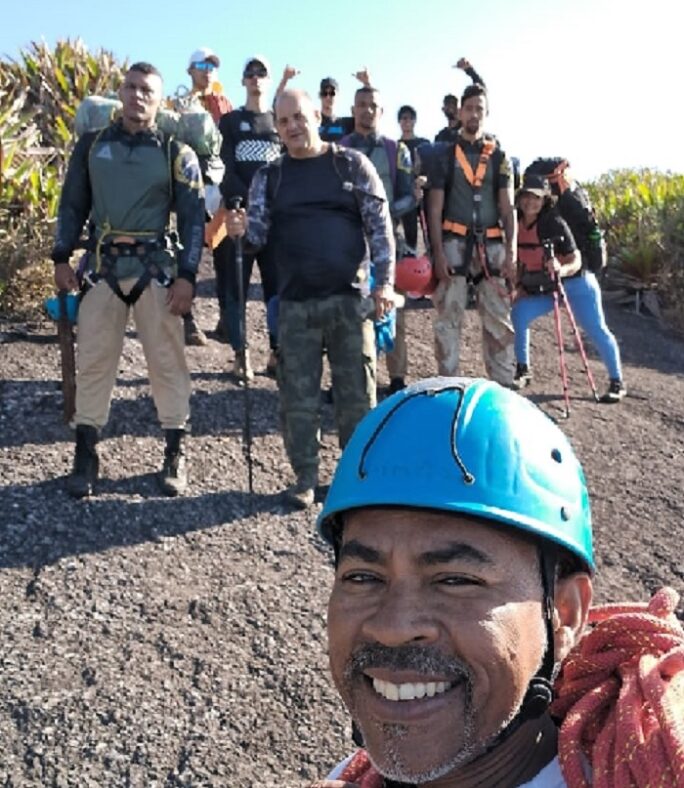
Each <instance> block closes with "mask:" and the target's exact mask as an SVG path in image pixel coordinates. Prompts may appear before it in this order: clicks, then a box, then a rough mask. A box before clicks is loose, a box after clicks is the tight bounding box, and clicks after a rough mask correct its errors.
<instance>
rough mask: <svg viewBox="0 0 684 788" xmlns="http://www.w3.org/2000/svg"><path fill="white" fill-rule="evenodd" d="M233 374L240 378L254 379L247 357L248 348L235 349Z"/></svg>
mask: <svg viewBox="0 0 684 788" xmlns="http://www.w3.org/2000/svg"><path fill="white" fill-rule="evenodd" d="M233 374H234V375H235V377H237V378H239V379H240V380H244V379H245V378H246V379H247V380H254V370H253V369H252V364H251V362H250V359H249V350H236V351H235V361H234V362H233Z"/></svg>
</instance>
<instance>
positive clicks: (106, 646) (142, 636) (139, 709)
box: [0, 263, 684, 788]
mask: <svg viewBox="0 0 684 788" xmlns="http://www.w3.org/2000/svg"><path fill="white" fill-rule="evenodd" d="M212 290H213V282H212V281H211V279H210V266H209V265H208V264H207V263H205V264H204V268H203V279H202V281H201V282H200V288H199V297H198V299H197V309H196V311H197V315H198V318H199V322H200V324H201V325H202V326H203V327H204V328H205V329H210V328H212V327H213V326H214V325H215V323H216V319H217V312H216V305H215V300H214V299H213V298H212V297H211V293H212ZM256 291H257V288H255V287H253V288H252V299H251V301H250V304H249V323H250V332H251V333H250V343H251V346H252V348H253V356H254V359H255V366H256V368H257V370H260V369H263V368H264V367H265V364H266V358H267V339H266V332H265V326H264V310H263V307H262V305H261V303H260V302H259V301H258V298H257V292H256ZM609 322H610V324H611V326H612V327H613V328H614V330H615V331H616V334H617V335H618V338H619V341H620V343H621V346H622V349H623V356H624V362H625V377H626V382H627V385H628V387H629V396H628V398H627V399H626V400H625V401H624V402H623V403H622V404H621V405H619V406H603V405H596V404H594V403H593V401H592V399H591V397H590V396H589V394H590V392H589V388H588V386H587V382H586V378H585V377H584V374H583V372H582V371H581V366H580V360H579V356H578V354H577V353H576V352H574V351H571V352H570V353H569V354H568V355H569V365H570V370H571V392H572V416H571V418H570V419H569V420H568V421H567V422H563V426H564V428H565V429H566V430H567V432H568V434H569V435H570V437H571V439H572V441H573V443H574V445H575V447H576V449H577V451H578V454H579V456H580V458H581V459H582V461H583V462H584V465H585V469H586V471H587V475H588V478H589V485H590V488H591V492H592V497H593V503H594V520H595V528H596V542H597V553H598V566H599V574H598V578H597V596H598V599H599V600H600V601H606V600H612V601H620V600H624V599H632V600H643V599H645V598H646V596H647V595H648V593H650V592H651V591H653V590H654V589H655V588H657V587H658V586H660V585H663V584H665V583H667V584H670V585H673V586H674V587H675V588H677V589H678V590H680V591H681V590H682V587H683V586H684V583H683V580H684V569H683V562H682V522H683V521H684V505H683V503H682V494H681V489H682V479H683V477H684V448H683V447H684V344H683V343H682V340H681V338H678V337H676V336H675V335H672V334H668V333H667V332H666V331H664V330H662V329H661V328H660V327H659V326H658V324H657V323H656V322H655V321H653V320H651V319H649V318H645V317H642V316H637V315H635V314H633V313H628V312H617V311H610V312H609ZM408 324H409V335H410V337H411V340H410V356H411V364H412V367H411V377H412V378H417V377H424V376H428V375H432V374H434V373H435V365H434V361H433V357H432V341H431V316H430V311H429V310H428V309H421V310H413V311H411V312H410V313H409V315H408ZM129 328H130V333H129V338H128V339H127V341H126V343H125V346H124V352H123V355H122V358H121V364H120V369H119V377H118V381H117V388H116V391H115V399H114V401H113V404H112V413H111V418H110V421H109V424H108V426H107V428H106V430H105V433H104V437H103V442H102V444H101V447H100V455H101V475H102V482H101V484H100V487H99V492H98V495H97V496H96V497H95V498H93V499H92V500H90V501H88V502H75V501H72V500H71V499H70V498H69V497H68V496H67V495H66V493H65V492H64V490H63V481H64V476H65V474H67V473H68V472H69V469H70V466H71V462H72V454H73V447H72V443H71V440H72V436H71V434H70V432H69V430H68V429H67V428H66V427H65V426H64V425H63V424H62V421H61V394H60V391H59V386H58V379H59V354H58V346H57V344H56V341H55V338H54V327H53V326H52V325H51V324H49V323H44V324H38V325H16V324H7V323H5V324H1V325H0V357H1V359H2V366H1V372H0V523H1V526H0V590H1V595H2V606H1V608H0V785H2V786H6V787H9V786H79V787H80V786H238V788H248V787H249V786H293V787H297V786H304V785H306V784H307V783H308V782H310V781H311V780H312V779H314V778H315V777H318V776H320V775H321V774H323V773H325V772H326V770H327V769H328V768H329V767H330V765H331V764H333V763H335V762H336V761H337V760H339V758H340V757H341V756H342V755H343V754H344V753H345V752H346V751H347V750H349V749H350V741H349V727H348V724H347V719H346V716H345V713H344V711H343V709H342V707H341V705H340V703H339V701H338V700H337V697H336V695H335V692H334V690H333V688H332V686H331V683H330V680H329V678H328V671H327V659H326V638H325V602H326V597H327V591H328V588H329V586H330V582H331V579H332V571H331V565H330V556H329V554H328V551H327V549H326V548H325V546H324V545H323V544H322V543H321V542H320V540H318V538H317V537H316V536H315V535H314V530H313V520H314V516H315V512H307V513H301V512H293V511H292V510H290V509H288V508H287V506H286V505H285V504H284V503H283V501H282V500H281V498H280V496H279V493H280V491H282V489H283V488H284V487H285V486H287V484H289V483H290V482H291V480H292V476H291V472H290V469H289V466H288V464H287V461H286V459H285V456H284V452H283V449H282V444H281V440H280V437H279V435H278V422H277V390H276V387H275V383H274V381H273V380H271V379H270V378H268V377H266V376H265V375H257V378H256V381H255V383H254V385H253V387H252V390H251V393H252V397H251V402H252V431H253V436H254V445H253V455H254V458H255V490H256V494H255V496H254V498H253V499H252V500H250V498H249V496H248V495H247V492H246V490H247V474H246V465H245V461H244V454H243V446H242V441H241V432H242V424H243V414H244V410H243V406H244V391H243V390H242V389H241V388H240V387H239V386H238V385H237V383H236V381H235V380H234V379H233V378H232V377H231V376H230V375H228V374H227V370H229V369H230V366H231V361H232V353H231V352H230V350H229V349H228V348H227V346H226V345H224V344H220V343H219V342H217V341H216V340H215V338H213V335H211V334H210V336H211V337H212V339H211V341H210V343H209V345H208V346H207V347H201V348H189V349H188V360H189V364H190V368H191V372H192V380H193V401H192V409H193V422H192V436H191V438H190V439H189V441H188V457H189V469H190V474H191V484H190V489H189V493H188V495H187V496H186V497H184V498H182V499H176V500H169V499H165V498H162V497H160V496H159V495H158V494H157V490H156V486H155V481H154V473H155V471H156V470H157V469H158V467H159V466H160V464H161V458H162V440H161V433H160V431H159V429H158V427H157V425H156V420H155V414H154V408H153V404H152V401H151V399H150V395H149V388H148V385H147V378H146V371H145V364H144V360H143V357H142V352H141V348H140V345H139V344H138V342H137V340H136V338H135V333H134V329H133V326H132V325H131V326H130V327H129ZM533 357H534V362H535V363H534V371H535V380H534V382H533V385H532V386H531V387H530V388H529V389H528V392H529V396H530V397H531V398H532V399H533V400H534V401H536V402H537V403H538V404H540V406H541V407H542V408H543V409H544V410H546V412H547V413H549V415H551V416H555V417H558V416H560V414H561V406H562V399H561V396H560V381H559V376H558V372H557V363H558V359H557V350H556V346H555V341H554V338H553V332H552V324H551V321H550V319H549V318H545V319H543V320H542V321H540V322H539V324H538V327H537V328H536V329H535V332H534V334H533ZM462 358H463V370H462V372H463V373H464V374H475V375H477V374H482V373H483V367H482V361H481V356H480V350H479V328H478V324H477V315H476V313H475V312H474V311H471V312H469V313H468V315H467V332H466V336H465V340H464V348H463V354H462ZM590 363H591V366H592V369H593V370H594V373H595V375H596V377H597V379H598V380H599V381H600V387H601V388H603V387H604V386H605V374H604V371H603V368H602V365H601V364H600V363H599V362H598V361H597V360H596V358H595V356H591V362H590ZM380 366H381V370H380V382H381V383H386V380H387V378H386V372H385V369H384V364H383V363H381V365H380ZM324 427H325V428H324V435H323V444H324V445H323V448H322V458H323V464H322V480H321V481H322V482H323V483H326V482H328V481H329V479H330V476H331V474H332V470H333V468H334V463H335V459H336V457H337V453H338V452H337V447H336V438H335V434H334V430H333V425H332V413H331V408H330V406H325V407H324ZM317 510H318V507H317V509H316V511H317Z"/></svg>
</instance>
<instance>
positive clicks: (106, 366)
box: [73, 278, 190, 430]
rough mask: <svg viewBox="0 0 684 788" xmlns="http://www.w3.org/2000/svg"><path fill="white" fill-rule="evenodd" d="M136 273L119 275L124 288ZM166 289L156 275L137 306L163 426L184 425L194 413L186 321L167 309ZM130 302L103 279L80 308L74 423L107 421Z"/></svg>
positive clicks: (140, 333)
mask: <svg viewBox="0 0 684 788" xmlns="http://www.w3.org/2000/svg"><path fill="white" fill-rule="evenodd" d="M136 281H137V279H135V278H132V279H122V280H120V281H119V285H120V287H121V290H122V291H123V292H124V293H128V292H130V290H131V288H132V287H133V285H134V284H135V283H136ZM167 295H168V290H167V289H166V288H165V287H160V286H159V285H158V284H157V283H156V282H154V281H152V282H151V283H150V284H149V285H148V286H147V287H146V288H145V290H144V291H143V293H142V295H141V296H140V298H138V300H137V301H136V302H135V304H134V305H133V307H130V308H131V309H132V310H133V318H134V320H135V326H136V328H137V331H138V337H139V339H140V342H141V344H142V347H143V352H144V353H145V360H146V361H147V369H148V374H149V379H150V388H151V389H152V397H153V399H154V404H155V405H156V408H157V415H158V417H159V421H160V423H161V426H162V428H163V429H165V430H168V429H181V428H183V427H185V425H186V422H187V421H188V418H189V416H190V374H189V372H188V368H187V365H186V363H185V344H184V338H183V321H182V319H181V318H180V317H178V316H177V315H172V314H171V312H169V307H168V305H167V304H166V297H167ZM128 311H129V307H128V306H127V305H126V304H124V302H123V301H122V300H121V299H120V298H119V297H118V296H117V295H116V294H115V293H114V292H113V291H112V289H111V288H110V287H109V285H108V284H107V283H106V282H105V281H104V280H103V279H101V280H100V281H99V282H98V283H97V284H96V285H95V287H93V288H91V289H90V290H89V291H88V292H87V293H86V294H85V296H84V297H83V300H82V301H81V304H80V306H79V309H78V354H77V368H78V369H77V373H76V413H75V415H74V420H73V421H74V424H87V425H89V426H92V427H97V428H98V429H100V428H102V427H103V426H104V425H105V424H106V423H107V418H108V416H109V406H110V402H111V398H112V391H113V389H114V383H115V382H116V373H117V370H118V368H119V358H120V356H121V350H122V348H123V342H124V335H125V333H126V323H127V321H128Z"/></svg>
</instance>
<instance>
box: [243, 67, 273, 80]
mask: <svg viewBox="0 0 684 788" xmlns="http://www.w3.org/2000/svg"><path fill="white" fill-rule="evenodd" d="M242 76H243V77H244V78H245V79H249V78H250V77H262V78H263V77H267V76H268V71H266V69H265V68H264V66H251V67H250V68H246V69H245V70H244V71H243V73H242Z"/></svg>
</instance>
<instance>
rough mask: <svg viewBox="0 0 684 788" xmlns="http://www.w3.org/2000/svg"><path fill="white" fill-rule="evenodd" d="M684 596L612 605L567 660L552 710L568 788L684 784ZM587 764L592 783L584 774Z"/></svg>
mask: <svg viewBox="0 0 684 788" xmlns="http://www.w3.org/2000/svg"><path fill="white" fill-rule="evenodd" d="M678 601H679V595H678V594H677V592H676V591H674V590H673V589H671V588H662V589H660V591H658V592H657V593H656V594H655V595H654V596H653V598H652V599H651V601H650V602H649V603H648V604H647V605H643V604H642V605H638V604H634V605H605V606H602V607H597V608H594V609H592V610H591V611H590V613H589V623H590V624H593V625H594V627H593V629H592V630H591V631H590V632H589V633H588V634H587V635H585V636H584V637H583V638H582V639H581V640H580V641H579V643H578V644H577V646H576V647H575V648H574V649H573V650H572V651H571V652H570V654H569V655H568V656H567V657H566V659H565V660H564V661H563V666H562V671H561V674H560V676H559V677H558V679H557V681H556V684H555V693H556V700H555V701H554V702H553V704H552V706H551V713H552V714H553V715H554V716H555V717H556V718H559V719H562V720H563V722H562V725H561V729H560V734H559V740H558V754H559V758H560V764H561V769H562V771H563V776H564V778H565V781H566V782H567V784H568V786H569V788H585V786H589V785H592V786H594V788H656V787H657V786H658V787H660V788H684V628H682V625H681V624H680V623H679V621H678V620H677V618H676V616H675V615H674V611H675V609H676V607H677V602H678ZM585 766H588V768H589V771H590V772H591V781H590V780H588V779H587V778H586V776H585Z"/></svg>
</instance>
